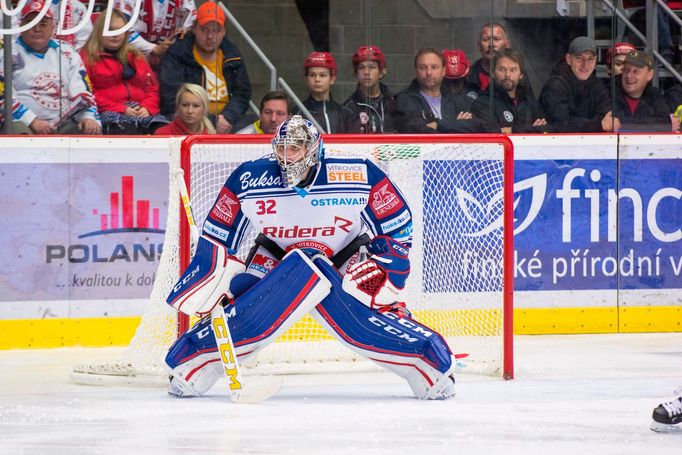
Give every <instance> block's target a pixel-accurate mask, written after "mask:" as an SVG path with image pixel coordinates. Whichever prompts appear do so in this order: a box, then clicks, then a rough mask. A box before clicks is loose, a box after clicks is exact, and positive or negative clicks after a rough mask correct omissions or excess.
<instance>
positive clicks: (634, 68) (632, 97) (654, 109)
mask: <svg viewBox="0 0 682 455" xmlns="http://www.w3.org/2000/svg"><path fill="white" fill-rule="evenodd" d="M653 67H654V61H653V58H652V57H651V55H650V54H648V53H646V52H644V51H638V50H634V51H631V52H630V53H629V54H628V55H627V57H626V58H625V64H624V66H623V73H622V74H621V75H620V76H618V77H617V79H616V98H615V101H614V106H613V111H614V113H615V115H616V116H617V117H618V118H619V119H620V123H621V131H647V132H651V131H665V132H670V131H673V132H676V131H677V130H678V129H679V126H680V125H679V121H677V122H675V123H671V122H672V120H671V116H670V112H671V110H670V107H669V106H668V103H667V102H666V101H665V98H664V97H663V95H662V94H661V92H660V91H659V90H658V89H657V88H656V87H654V86H652V85H651V83H650V82H651V79H653V77H654V70H653Z"/></svg>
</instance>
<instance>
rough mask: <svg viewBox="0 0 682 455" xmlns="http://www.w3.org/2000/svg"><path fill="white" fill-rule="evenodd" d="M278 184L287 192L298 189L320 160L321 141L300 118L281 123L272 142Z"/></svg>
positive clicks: (312, 126)
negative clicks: (277, 172)
mask: <svg viewBox="0 0 682 455" xmlns="http://www.w3.org/2000/svg"><path fill="white" fill-rule="evenodd" d="M272 148H273V151H274V152H275V158H276V159H277V163H278V164H279V167H280V168H281V170H282V180H283V181H284V184H285V185H286V186H288V187H290V188H292V187H295V186H296V185H298V184H299V183H300V182H301V181H302V180H303V179H304V178H305V177H306V175H307V173H308V170H309V169H311V168H313V167H315V165H317V163H319V162H320V158H321V157H322V150H323V147H322V138H321V137H320V133H319V132H318V131H317V128H315V126H314V125H313V124H312V123H311V122H310V121H308V120H306V119H304V118H303V117H301V116H300V115H294V116H293V117H291V118H290V119H288V120H285V121H284V122H283V123H282V124H281V125H280V126H279V127H278V128H277V131H276V132H275V137H274V138H273V139H272Z"/></svg>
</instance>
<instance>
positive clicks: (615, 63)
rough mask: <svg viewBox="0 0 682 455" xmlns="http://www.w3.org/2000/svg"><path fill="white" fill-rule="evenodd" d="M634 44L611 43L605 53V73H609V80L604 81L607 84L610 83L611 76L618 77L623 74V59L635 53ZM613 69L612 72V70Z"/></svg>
mask: <svg viewBox="0 0 682 455" xmlns="http://www.w3.org/2000/svg"><path fill="white" fill-rule="evenodd" d="M636 50H637V48H636V47H635V45H634V44H630V43H613V46H612V47H609V50H607V51H606V61H605V62H604V63H606V72H607V73H609V79H607V80H605V82H606V83H607V84H609V83H610V81H611V76H614V77H615V76H618V75H620V74H621V73H622V72H623V65H624V64H625V57H627V55H628V54H629V53H630V52H633V51H636ZM612 69H613V70H612Z"/></svg>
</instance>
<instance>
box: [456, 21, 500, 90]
mask: <svg viewBox="0 0 682 455" xmlns="http://www.w3.org/2000/svg"><path fill="white" fill-rule="evenodd" d="M506 47H511V40H510V39H509V37H508V36H507V30H506V29H505V28H504V26H502V24H498V23H495V22H493V23H489V24H485V25H484V26H483V27H481V31H480V32H479V34H478V50H479V51H480V52H481V58H479V59H478V60H476V61H475V62H474V64H473V66H472V67H471V71H470V72H469V75H468V76H467V81H468V82H469V83H470V84H471V85H472V86H474V87H476V88H477V90H478V91H479V92H481V91H484V90H485V89H486V88H488V84H489V83H490V62H491V61H492V59H493V57H494V56H495V53H496V52H498V51H500V50H502V49H504V48H506Z"/></svg>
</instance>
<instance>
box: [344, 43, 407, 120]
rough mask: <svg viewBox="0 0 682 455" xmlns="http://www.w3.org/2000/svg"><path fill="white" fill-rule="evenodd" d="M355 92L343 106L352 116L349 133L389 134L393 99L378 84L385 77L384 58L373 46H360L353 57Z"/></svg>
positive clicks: (379, 50)
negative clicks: (355, 80)
mask: <svg viewBox="0 0 682 455" xmlns="http://www.w3.org/2000/svg"><path fill="white" fill-rule="evenodd" d="M352 61H353V72H354V73H355V78H356V79H357V82H358V84H357V88H356V90H355V92H354V93H353V94H352V95H351V96H349V97H348V99H347V100H346V101H344V103H343V106H344V107H346V108H348V109H349V110H351V111H352V112H353V116H352V120H351V122H350V125H349V127H348V132H349V133H392V132H394V131H395V126H394V118H393V115H394V113H393V111H394V109H395V97H394V96H393V95H392V94H391V92H390V91H389V90H388V87H386V85H384V83H382V82H381V80H382V79H383V78H384V76H386V71H387V68H386V58H385V57H384V53H383V52H382V51H381V49H379V48H378V47H377V46H360V47H358V48H357V50H356V51H355V53H354V54H353V59H352Z"/></svg>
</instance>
